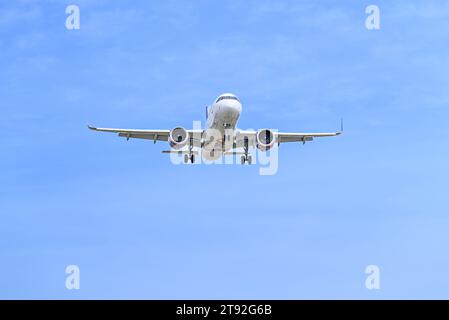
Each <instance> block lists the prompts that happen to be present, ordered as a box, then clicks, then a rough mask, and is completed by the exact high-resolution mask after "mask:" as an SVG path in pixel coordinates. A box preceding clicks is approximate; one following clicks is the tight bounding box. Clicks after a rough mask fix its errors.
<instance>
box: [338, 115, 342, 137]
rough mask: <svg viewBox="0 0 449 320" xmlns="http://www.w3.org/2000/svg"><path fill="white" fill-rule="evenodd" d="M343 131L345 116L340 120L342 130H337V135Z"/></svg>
mask: <svg viewBox="0 0 449 320" xmlns="http://www.w3.org/2000/svg"><path fill="white" fill-rule="evenodd" d="M342 133H343V118H341V120H340V131H338V132H337V135H339V134H342Z"/></svg>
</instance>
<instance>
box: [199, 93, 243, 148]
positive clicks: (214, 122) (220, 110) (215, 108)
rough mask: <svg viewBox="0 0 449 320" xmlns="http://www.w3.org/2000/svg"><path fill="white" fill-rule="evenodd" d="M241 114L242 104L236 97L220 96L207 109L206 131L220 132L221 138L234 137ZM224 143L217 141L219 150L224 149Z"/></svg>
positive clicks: (229, 95)
mask: <svg viewBox="0 0 449 320" xmlns="http://www.w3.org/2000/svg"><path fill="white" fill-rule="evenodd" d="M241 112H242V104H241V103H240V101H239V100H238V99H237V97H236V96H235V95H233V94H222V95H220V96H219V97H218V98H217V99H216V100H215V102H214V103H213V104H212V105H211V106H210V107H209V108H208V109H207V122H206V131H207V130H210V129H213V130H218V131H219V132H220V134H221V137H224V136H225V134H226V136H228V135H230V136H233V135H234V130H235V129H236V125H237V121H238V119H239V117H240V113H241ZM222 142H223V139H222V138H220V139H218V140H215V144H216V147H217V148H216V149H217V150H219V149H223V148H220V145H221V144H222ZM230 147H232V144H231V145H229V148H230ZM225 149H228V148H225ZM221 151H225V150H221Z"/></svg>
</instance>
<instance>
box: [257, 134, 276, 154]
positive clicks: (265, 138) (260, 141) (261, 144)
mask: <svg viewBox="0 0 449 320" xmlns="http://www.w3.org/2000/svg"><path fill="white" fill-rule="evenodd" d="M274 143H275V135H274V133H273V131H271V130H270V129H262V130H259V131H257V133H256V147H257V149H259V150H262V151H268V150H270V149H271V148H272V147H273V145H274Z"/></svg>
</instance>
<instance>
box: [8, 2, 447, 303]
mask: <svg viewBox="0 0 449 320" xmlns="http://www.w3.org/2000/svg"><path fill="white" fill-rule="evenodd" d="M74 3H75V4H77V5H78V6H79V7H80V10H81V29H80V30H73V31H68V30H66V28H65V19H66V16H67V15H66V14H65V8H66V6H67V5H69V4H72V2H67V1H2V2H1V4H0V71H1V72H0V97H1V99H0V110H1V117H0V129H1V132H2V134H1V135H0V145H1V157H0V171H1V175H0V214H1V216H0V218H1V223H0V298H8V299H9V298H31V299H47V298H64V299H65V298H67V299H79V298H88V299H90V298H114V299H116V298H124V299H132V298H137V299H146V298H148V299H165V298H171V299H196V298H200V299H216V298H229V299H233V298H234V299H241V298H243V299H244V298H253V299H301V298H325V299H337V298H342V299H346V298H356V299H379V298H380V299H382V298H384V299H390V298H446V299H447V298H449V276H448V270H449V253H448V252H449V250H448V246H449V233H448V228H449V205H448V197H447V190H448V188H447V186H448V178H449V170H448V169H449V164H448V163H449V161H448V159H449V149H448V141H449V126H448V124H449V123H448V119H449V118H448V116H449V112H448V110H449V109H448V108H449V90H448V88H449V77H448V74H449V56H448V52H449V3H447V1H425V2H424V1H394V2H393V1H373V2H365V1H345V2H344V3H342V2H341V1H296V0H295V1H293V0H292V1H260V0H259V1H220V3H218V2H217V1H132V2H129V1H87V0H86V1H76V2H74ZM369 4H376V5H378V6H379V8H380V10H381V11H380V18H381V29H380V30H376V31H369V30H367V29H366V28H365V19H366V17H367V15H366V14H365V7H366V6H367V5H369ZM222 92H233V93H235V94H237V95H238V96H239V97H240V99H241V100H242V102H243V114H242V116H241V120H240V123H239V125H240V127H241V128H244V129H246V128H256V129H257V128H265V127H270V128H276V129H279V130H281V131H330V130H336V129H338V127H339V121H340V118H341V117H343V118H344V119H345V134H344V135H343V136H340V137H338V138H329V139H321V140H316V141H314V142H313V143H310V144H306V145H305V146H303V145H301V144H287V145H283V146H282V147H281V149H280V150H279V152H280V160H279V170H278V172H277V174H276V175H273V176H261V175H259V168H258V166H257V165H253V166H229V165H227V166H225V165H222V166H218V165H213V166H206V165H196V166H183V165H181V166H175V165H172V164H171V162H170V161H169V158H168V157H167V156H165V155H162V154H160V152H161V150H164V149H166V148H167V145H165V144H164V143H159V144H156V145H153V144H152V143H150V142H147V141H129V142H126V141H125V140H124V139H119V138H118V137H116V136H115V135H113V134H96V133H94V132H90V131H88V130H87V129H86V124H88V123H89V124H94V125H97V126H110V127H124V128H128V127H129V128H172V127H175V126H178V125H182V126H186V127H189V126H191V125H192V120H202V121H204V118H203V117H204V106H205V105H206V104H209V103H211V102H212V100H213V99H214V98H215V97H216V96H217V95H219V94H220V93H222ZM71 264H76V265H78V266H79V267H80V270H81V289H80V290H67V289H66V288H65V278H66V274H65V267H66V266H67V265H71ZM371 264H375V265H378V266H379V268H380V272H381V289H380V290H367V289H366V288H365V279H366V276H367V275H366V274H365V273H364V271H365V267H366V266H367V265H371Z"/></svg>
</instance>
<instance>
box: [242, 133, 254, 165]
mask: <svg viewBox="0 0 449 320" xmlns="http://www.w3.org/2000/svg"><path fill="white" fill-rule="evenodd" d="M248 150H249V143H248V137H245V138H244V139H243V151H244V152H245V154H244V155H243V156H242V157H241V158H240V163H241V164H245V162H246V163H248V164H251V163H252V162H253V158H252V156H251V155H250V154H249V153H248Z"/></svg>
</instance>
